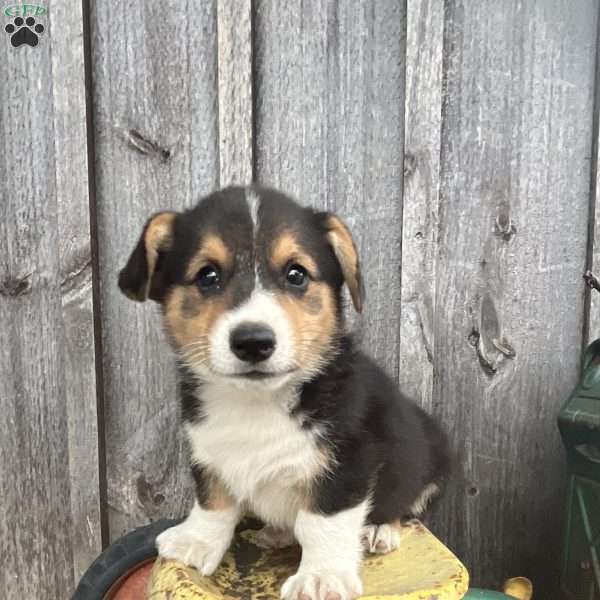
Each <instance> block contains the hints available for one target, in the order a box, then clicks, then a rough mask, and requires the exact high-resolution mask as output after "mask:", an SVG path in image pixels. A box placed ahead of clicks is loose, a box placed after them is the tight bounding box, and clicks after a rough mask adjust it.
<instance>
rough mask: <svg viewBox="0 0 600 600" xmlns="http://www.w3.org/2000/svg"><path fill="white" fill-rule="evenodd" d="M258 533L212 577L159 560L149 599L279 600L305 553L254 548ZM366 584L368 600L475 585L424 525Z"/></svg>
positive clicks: (373, 565) (444, 593)
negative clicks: (288, 579)
mask: <svg viewBox="0 0 600 600" xmlns="http://www.w3.org/2000/svg"><path fill="white" fill-rule="evenodd" d="M256 532H257V530H256V528H255V527H254V525H253V524H245V526H243V527H241V528H240V529H239V530H238V533H237V535H236V538H235V541H234V543H233V545H232V548H231V550H230V551H229V552H228V553H227V554H226V555H225V558H224V559H223V562H222V564H221V566H220V567H219V568H218V569H217V571H216V573H215V574H214V575H213V576H212V577H201V576H200V575H199V573H198V572H197V571H196V570H195V569H191V568H189V567H186V566H184V565H182V564H181V563H178V562H176V561H165V560H162V559H161V560H157V561H156V563H155V565H154V568H153V571H152V576H151V580H150V590H149V596H148V598H149V599H152V600H233V599H234V598H235V599H236V600H238V599H244V600H245V599H248V600H270V599H271V598H272V599H273V600H278V599H279V590H280V588H281V585H282V584H283V582H284V581H285V579H286V578H287V577H289V576H290V575H292V574H293V573H294V572H295V570H296V568H297V565H298V561H299V559H300V549H299V548H298V547H294V548H285V549H278V550H263V549H261V548H259V547H258V546H256V545H255V544H254V543H253V540H254V536H255V535H256ZM362 579H363V584H364V588H365V591H364V595H363V598H364V599H368V600H391V599H393V600H432V599H435V600H459V599H460V598H462V597H463V596H464V595H465V593H466V592H467V588H468V585H469V575H468V573H467V570H466V568H465V567H464V566H463V565H462V564H461V562H460V561H459V560H458V559H457V558H456V557H455V556H454V555H453V554H452V553H451V552H450V550H448V549H447V548H446V547H445V546H444V545H443V544H442V543H441V542H440V541H439V540H438V539H437V538H436V537H435V536H434V535H433V534H432V533H431V532H430V531H429V530H428V529H427V528H426V527H424V526H423V525H422V524H421V523H418V522H412V523H411V524H409V525H407V526H406V527H404V528H403V531H402V538H401V543H400V548H399V549H398V550H396V551H395V552H392V553H391V554H387V555H385V556H368V557H367V558H366V559H365V561H364V563H363V568H362Z"/></svg>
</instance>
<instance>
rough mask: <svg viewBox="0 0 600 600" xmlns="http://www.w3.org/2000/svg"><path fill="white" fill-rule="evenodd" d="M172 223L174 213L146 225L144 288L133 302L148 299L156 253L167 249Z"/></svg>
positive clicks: (161, 214) (166, 214)
mask: <svg viewBox="0 0 600 600" xmlns="http://www.w3.org/2000/svg"><path fill="white" fill-rule="evenodd" d="M174 221H175V213H173V212H162V213H159V214H157V215H155V216H154V217H153V218H152V220H151V221H150V222H149V223H148V226H147V227H146V231H145V232H144V246H145V248H146V262H147V265H148V273H147V279H146V287H145V288H144V290H143V292H142V294H141V295H140V297H135V298H134V300H141V301H142V302H143V301H144V300H146V299H147V298H148V294H149V293H150V287H151V284H152V276H153V275H154V269H155V268H156V261H157V260H158V252H159V250H168V249H169V247H170V245H171V236H172V234H173V222H174ZM130 297H131V296H130Z"/></svg>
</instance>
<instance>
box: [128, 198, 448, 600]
mask: <svg viewBox="0 0 600 600" xmlns="http://www.w3.org/2000/svg"><path fill="white" fill-rule="evenodd" d="M344 283H345V284H346V285H347V286H348V289H349V291H350V295H351V297H352V301H353V304H354V307H355V308H356V310H359V311H360V310H361V307H362V304H363V285H362V280H361V273H360V269H359V260H358V255H357V251H356V247H355V245H354V242H353V241H352V237H351V235H350V232H349V231H348V229H347V228H346V226H345V225H344V224H343V223H342V221H340V219H339V218H338V217H336V216H335V215H333V214H330V213H325V212H316V211H314V210H312V209H308V208H303V207H301V206H299V205H298V204H296V203H295V202H294V201H292V200H291V199H290V198H288V197H287V196H285V195H284V194H281V193H279V192H277V191H275V190H271V189H266V188H262V187H258V186H253V187H248V188H242V187H230V188H226V189H223V190H221V191H219V192H216V193H214V194H211V195H210V196H208V197H206V198H204V199H203V200H202V201H201V202H200V203H199V204H198V205H197V206H196V207H195V208H193V209H191V210H188V211H186V212H182V213H176V212H162V213H159V214H156V215H154V216H153V217H152V218H150V220H149V221H148V222H147V223H146V226H145V227H144V230H143V232H142V235H141V238H140V240H139V242H138V244H137V246H136V248H135V249H134V251H133V253H132V255H131V257H130V258H129V261H128V262H127V265H126V266H125V268H124V269H123V270H122V271H121V274H120V277H119V285H120V287H121V289H122V290H123V292H125V294H127V296H129V297H130V298H133V299H135V300H139V301H144V300H146V299H147V298H151V299H152V300H155V301H156V302H158V303H159V304H160V306H161V309H162V314H163V318H164V325H165V329H166V332H167V335H168V338H169V340H170V344H171V346H172V347H173V349H174V351H175V353H176V355H177V359H178V361H177V362H178V368H179V379H180V391H181V402H182V414H183V423H184V429H185V432H186V434H187V438H188V440H189V443H190V448H191V455H192V473H193V477H194V480H195V488H196V502H195V504H194V507H193V509H192V511H191V513H190V515H189V517H188V518H187V519H186V520H185V521H183V522H182V523H181V524H180V525H178V526H176V527H173V528H171V529H169V530H167V531H165V532H164V533H163V534H162V535H160V536H159V537H158V539H157V545H158V550H159V553H160V555H162V556H164V557H167V558H173V559H178V560H180V561H183V562H184V563H187V564H189V565H192V566H194V567H196V568H197V569H198V570H199V571H200V572H201V573H202V574H204V575H209V574H210V573H212V572H213V571H214V570H215V569H216V568H217V566H218V565H219V562H220V561H221V558H222V557H223V554H224V553H225V551H226V550H227V547H228V546H229V544H230V542H231V538H232V535H233V532H234V528H235V526H236V523H237V522H238V520H239V519H240V516H241V514H242V513H243V512H244V511H251V512H252V513H254V514H255V515H257V516H258V517H260V518H261V519H262V520H263V521H264V522H265V524H266V525H265V528H264V529H263V530H262V532H261V534H260V535H259V538H260V542H261V544H264V545H265V546H284V545H288V544H291V543H294V541H297V542H298V543H299V544H300V545H301V547H302V560H301V563H300V566H299V568H298V572H297V573H296V574H295V575H294V576H293V577H290V579H288V580H287V582H286V583H285V584H284V586H283V589H282V596H283V598H286V599H290V600H297V599H298V598H303V595H304V596H306V597H307V598H309V599H310V600H347V599H349V598H353V597H356V596H358V595H360V594H361V582H360V578H359V566H360V562H361V557H362V552H363V549H366V550H367V551H369V552H377V553H385V552H390V551H392V550H394V549H395V548H396V547H397V546H398V543H399V525H400V522H401V521H402V519H404V518H406V517H410V516H413V515H417V514H419V513H420V512H421V511H422V510H423V508H424V507H425V505H426V504H427V501H428V499H429V498H430V497H431V496H432V495H434V494H435V493H436V492H437V491H438V489H439V485H440V483H441V482H442V480H443V479H444V477H445V475H446V470H447V467H448V465H449V461H448V448H447V443H446V438H445V436H444V434H443V433H442V432H441V431H440V429H439V428H438V427H437V425H436V424H435V423H434V422H433V421H432V419H431V418H430V417H428V416H427V415H426V414H425V413H423V412H422V411H421V410H420V409H419V408H417V407H416V406H414V405H413V404H411V403H410V402H408V401H407V400H406V399H405V398H404V397H402V396H401V395H400V393H399V392H398V390H397V388H396V385H395V383H394V382H392V380H391V379H390V378H389V377H388V376H387V375H385V373H384V372H383V371H382V370H381V369H380V368H379V367H378V366H377V365H376V364H374V363H373V362H372V361H371V360H370V359H369V358H367V357H366V356H365V355H363V354H362V353H361V352H360V351H358V350H357V349H356V348H355V347H353V345H352V341H351V339H350V338H349V337H348V336H347V335H346V334H345V332H344V325H343V313H342V300H341V298H342V286H343V284H344Z"/></svg>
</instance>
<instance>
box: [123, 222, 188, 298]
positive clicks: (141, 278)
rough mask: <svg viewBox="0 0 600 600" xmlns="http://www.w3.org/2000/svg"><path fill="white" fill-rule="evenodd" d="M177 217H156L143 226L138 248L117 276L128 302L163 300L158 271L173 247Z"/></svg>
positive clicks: (160, 278)
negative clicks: (161, 262)
mask: <svg viewBox="0 0 600 600" xmlns="http://www.w3.org/2000/svg"><path fill="white" fill-rule="evenodd" d="M176 214H177V213H174V212H161V213H157V214H155V215H153V216H152V217H150V219H149V220H148V222H147V223H146V225H145V226H144V230H143V231H142V235H141V236H140V239H139V241H138V243H137V246H136V247H135V249H134V250H133V252H132V253H131V256H130V257H129V260H128V261H127V264H126V265H125V267H124V268H123V269H122V270H121V272H120V273H119V288H121V291H122V292H123V293H124V294H125V295H126V296H127V297H128V298H131V299H132V300H137V301H138V302H144V301H145V300H146V299H147V298H150V299H152V300H155V301H157V302H160V301H161V300H162V298H163V295H164V292H165V289H164V285H162V284H163V282H162V276H161V273H160V268H157V267H158V266H159V259H160V257H161V256H164V254H165V253H166V252H168V251H169V250H170V248H171V246H172V243H173V226H174V223H175V216H176Z"/></svg>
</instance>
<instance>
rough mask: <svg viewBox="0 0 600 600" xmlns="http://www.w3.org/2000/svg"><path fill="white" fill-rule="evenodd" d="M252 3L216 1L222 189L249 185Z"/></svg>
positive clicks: (250, 173)
mask: <svg viewBox="0 0 600 600" xmlns="http://www.w3.org/2000/svg"><path fill="white" fill-rule="evenodd" d="M251 5H252V2H251V0H219V2H218V11H217V26H218V36H217V37H218V44H219V47H218V56H219V166H220V185H221V187H223V186H226V185H230V184H241V185H244V184H248V183H250V182H251V181H252V168H253V158H252V12H251V11H252V6H251Z"/></svg>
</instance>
